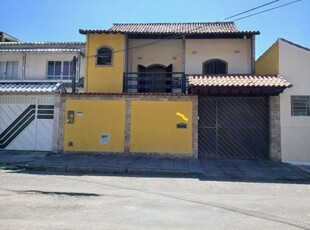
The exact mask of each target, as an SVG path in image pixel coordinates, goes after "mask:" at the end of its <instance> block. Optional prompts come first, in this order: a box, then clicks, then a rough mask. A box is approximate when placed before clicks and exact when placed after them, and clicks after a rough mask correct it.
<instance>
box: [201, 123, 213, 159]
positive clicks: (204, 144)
mask: <svg viewBox="0 0 310 230" xmlns="http://www.w3.org/2000/svg"><path fill="white" fill-rule="evenodd" d="M198 152H207V153H208V154H209V155H210V154H211V155H214V154H216V129H215V128H202V129H201V130H200V132H199V149H198Z"/></svg>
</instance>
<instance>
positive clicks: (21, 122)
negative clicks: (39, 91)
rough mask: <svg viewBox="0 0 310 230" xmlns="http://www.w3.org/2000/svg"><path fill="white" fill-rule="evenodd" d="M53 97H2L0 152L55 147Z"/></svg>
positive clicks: (0, 106) (41, 149) (0, 105)
mask: <svg viewBox="0 0 310 230" xmlns="http://www.w3.org/2000/svg"><path fill="white" fill-rule="evenodd" d="M53 130H54V97H53V96H43V95H42V96H28V95H27V96H26V95H24V96H19V95H4V96H3V95H1V96H0V150H1V149H7V150H40V151H51V150H52V148H53V132H54V131H53Z"/></svg>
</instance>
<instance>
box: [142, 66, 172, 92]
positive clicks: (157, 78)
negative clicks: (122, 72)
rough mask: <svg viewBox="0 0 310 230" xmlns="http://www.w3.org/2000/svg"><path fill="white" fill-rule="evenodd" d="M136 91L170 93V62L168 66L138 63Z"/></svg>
mask: <svg viewBox="0 0 310 230" xmlns="http://www.w3.org/2000/svg"><path fill="white" fill-rule="evenodd" d="M138 72H139V79H140V80H139V81H138V92H148V93H171V92H172V90H171V77H172V64H171V65H169V66H167V67H166V66H163V65H151V66H148V67H145V66H143V65H138Z"/></svg>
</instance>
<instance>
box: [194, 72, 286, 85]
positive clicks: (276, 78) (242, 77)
mask: <svg viewBox="0 0 310 230" xmlns="http://www.w3.org/2000/svg"><path fill="white" fill-rule="evenodd" d="M189 86H190V87H201V86H202V87H281V88H282V87H284V88H288V87H291V86H292V84H291V83H290V82H288V81H287V80H285V79H284V78H283V77H281V76H280V75H250V74H227V75H198V76H189Z"/></svg>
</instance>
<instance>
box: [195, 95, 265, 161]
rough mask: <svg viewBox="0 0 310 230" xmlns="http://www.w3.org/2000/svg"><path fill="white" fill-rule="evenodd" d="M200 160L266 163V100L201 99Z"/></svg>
mask: <svg viewBox="0 0 310 230" xmlns="http://www.w3.org/2000/svg"><path fill="white" fill-rule="evenodd" d="M198 114H199V123H198V124H199V148H198V151H199V158H234V159H268V156H269V125H268V124H269V119H268V98H267V97H203V96H202V97H200V98H199V112H198Z"/></svg>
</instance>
